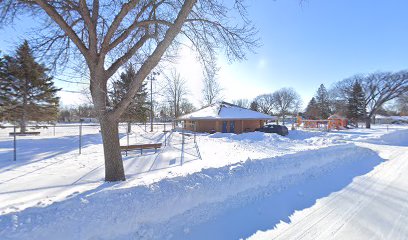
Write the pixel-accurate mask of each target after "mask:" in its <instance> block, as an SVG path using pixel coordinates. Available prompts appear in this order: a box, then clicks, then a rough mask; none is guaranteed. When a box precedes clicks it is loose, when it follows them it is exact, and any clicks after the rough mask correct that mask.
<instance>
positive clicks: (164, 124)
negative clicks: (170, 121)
mask: <svg viewBox="0 0 408 240" xmlns="http://www.w3.org/2000/svg"><path fill="white" fill-rule="evenodd" d="M163 125H164V131H166V123H163Z"/></svg>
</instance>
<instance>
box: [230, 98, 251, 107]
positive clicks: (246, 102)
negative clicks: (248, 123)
mask: <svg viewBox="0 0 408 240" xmlns="http://www.w3.org/2000/svg"><path fill="white" fill-rule="evenodd" d="M232 103H233V104H235V105H237V106H240V107H243V108H249V107H250V105H251V103H250V102H249V100H248V99H244V98H241V99H237V100H233V101H232Z"/></svg>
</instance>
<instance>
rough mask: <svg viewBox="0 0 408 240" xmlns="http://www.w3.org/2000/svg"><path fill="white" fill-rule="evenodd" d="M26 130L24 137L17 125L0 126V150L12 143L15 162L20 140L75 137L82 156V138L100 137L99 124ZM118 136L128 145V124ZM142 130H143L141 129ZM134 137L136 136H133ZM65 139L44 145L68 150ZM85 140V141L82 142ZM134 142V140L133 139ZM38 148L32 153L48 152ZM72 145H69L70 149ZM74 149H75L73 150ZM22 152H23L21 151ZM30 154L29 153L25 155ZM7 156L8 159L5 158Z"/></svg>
mask: <svg viewBox="0 0 408 240" xmlns="http://www.w3.org/2000/svg"><path fill="white" fill-rule="evenodd" d="M143 125H145V124H144V123H132V124H131V126H138V127H140V128H142V126H143ZM153 125H154V132H159V131H160V132H163V129H166V127H167V129H171V122H170V123H154V124H153ZM26 128H27V129H28V131H27V132H28V133H27V134H26V135H24V134H19V131H18V130H19V129H20V127H19V126H17V125H13V126H1V127H0V149H1V148H5V149H6V148H9V147H7V146H10V145H8V144H10V143H11V141H12V142H13V143H12V147H13V156H12V159H13V160H14V161H17V158H18V155H19V154H18V153H19V152H20V151H19V149H18V146H19V144H18V143H17V142H18V141H19V140H20V139H22V140H26V139H27V140H32V141H33V142H35V141H40V140H44V139H53V137H57V138H56V139H58V138H59V137H72V138H73V139H75V138H76V137H77V139H78V140H74V141H75V142H76V141H78V153H79V154H82V148H83V146H84V143H85V144H86V143H87V142H88V141H89V138H88V139H83V136H85V135H89V134H94V135H99V136H100V134H101V133H100V124H87V123H79V124H61V125H27V126H26ZM118 128H119V129H118V130H119V134H126V135H127V145H129V132H128V123H120V124H119V126H118ZM9 129H12V131H9ZM30 129H31V130H34V129H35V130H36V132H35V135H34V134H33V133H34V132H33V131H31V133H32V134H30ZM58 129H62V131H58ZM142 129H143V128H142ZM163 133H164V134H165V144H166V142H167V141H166V140H167V139H166V138H167V136H166V135H167V134H166V132H163ZM135 136H136V135H135ZM64 140H65V139H64V138H62V143H61V140H59V141H55V142H54V141H52V140H51V141H49V142H47V141H46V142H45V143H44V144H48V143H50V144H51V143H52V144H54V143H58V142H59V143H60V144H64V146H67V147H68V148H69V146H70V145H69V143H70V142H71V143H73V142H72V141H69V139H67V140H66V141H67V143H68V145H67V144H65V141H64ZM84 140H85V141H84ZM135 140H136V139H135ZM39 144H40V145H39V146H36V149H35V150H34V149H33V151H39V149H40V150H41V149H42V148H43V147H44V152H47V151H49V149H48V150H47V146H46V145H44V146H42V143H41V142H39ZM37 145H38V142H37ZM53 146H54V147H55V148H56V149H57V150H55V151H61V146H59V145H53ZM72 146H74V145H71V147H72ZM20 147H22V148H23V149H24V150H26V149H30V146H25V145H24V143H22V145H20ZM74 149H75V148H74ZM23 152H24V151H23ZM8 154H10V152H8V151H0V160H6V159H7V158H9V159H10V157H11V156H10V155H8ZM27 154H30V153H26V155H27ZM7 156H9V157H7Z"/></svg>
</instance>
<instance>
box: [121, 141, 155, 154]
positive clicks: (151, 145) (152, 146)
mask: <svg viewBox="0 0 408 240" xmlns="http://www.w3.org/2000/svg"><path fill="white" fill-rule="evenodd" d="M161 146H162V144H161V143H148V144H136V145H129V146H120V149H121V150H122V151H125V152H126V156H127V152H128V151H131V150H139V149H140V154H143V149H154V152H157V149H158V148H161Z"/></svg>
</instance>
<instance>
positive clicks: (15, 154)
mask: <svg viewBox="0 0 408 240" xmlns="http://www.w3.org/2000/svg"><path fill="white" fill-rule="evenodd" d="M14 161H17V133H16V126H14Z"/></svg>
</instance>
